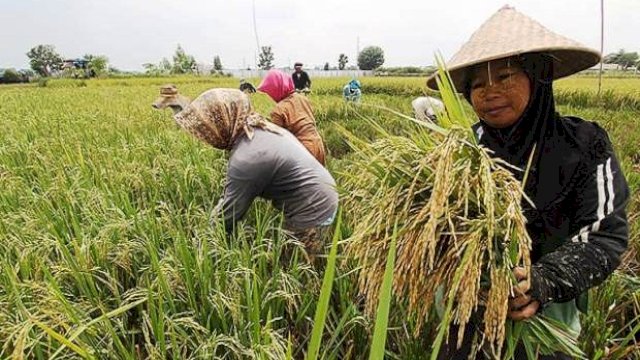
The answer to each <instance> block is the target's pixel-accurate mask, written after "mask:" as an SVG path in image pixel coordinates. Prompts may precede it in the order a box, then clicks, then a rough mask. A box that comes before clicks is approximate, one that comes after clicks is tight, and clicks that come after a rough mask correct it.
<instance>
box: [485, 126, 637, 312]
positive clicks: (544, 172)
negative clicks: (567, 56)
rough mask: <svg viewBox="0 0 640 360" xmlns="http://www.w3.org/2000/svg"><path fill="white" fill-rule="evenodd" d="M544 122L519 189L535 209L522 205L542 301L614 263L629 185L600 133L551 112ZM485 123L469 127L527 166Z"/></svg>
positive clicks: (567, 294) (557, 298) (560, 297)
mask: <svg viewBox="0 0 640 360" xmlns="http://www.w3.org/2000/svg"><path fill="white" fill-rule="evenodd" d="M547 124H549V125H550V126H548V127H547V129H546V131H544V132H543V134H544V135H543V136H542V137H541V138H538V140H539V141H537V143H542V146H538V149H537V150H536V153H537V154H538V156H537V158H538V160H537V161H534V163H535V164H536V165H534V166H533V167H532V168H531V169H530V170H529V178H531V179H533V180H531V179H530V180H529V181H528V182H527V187H526V189H525V191H526V192H527V195H528V196H529V197H530V198H531V199H533V202H534V204H535V207H532V206H530V205H529V204H528V203H524V204H523V207H524V210H525V216H526V218H527V230H528V232H529V235H530V236H531V239H532V252H531V258H532V262H533V266H532V270H531V296H532V297H533V298H534V299H536V300H538V301H540V303H541V304H543V305H544V304H546V303H549V302H566V301H570V300H573V299H576V298H578V296H579V295H581V294H583V293H584V292H585V291H586V290H588V289H589V288H591V287H593V286H596V285H598V284H600V283H601V282H602V281H604V279H606V278H607V276H609V275H610V274H611V273H612V272H613V271H614V270H615V268H616V267H617V266H618V265H619V264H620V259H621V256H622V253H623V252H624V251H625V250H626V248H627V241H628V235H629V234H628V232H629V229H628V224H627V216H626V211H625V207H626V204H627V202H628V199H629V189H628V186H627V182H626V180H625V178H624V175H623V173H622V170H621V169H620V165H619V163H618V160H617V159H616V156H615V153H614V151H613V147H612V145H611V142H610V140H609V137H608V135H607V133H606V131H605V130H604V129H602V128H601V127H600V126H598V124H596V123H593V122H587V121H584V120H582V119H579V118H576V117H561V116H559V115H557V114H556V115H555V116H554V117H553V119H551V122H550V123H547ZM486 129H487V128H486V127H483V126H481V123H478V124H476V125H475V126H474V130H475V131H476V134H477V136H478V138H479V141H480V143H481V144H483V145H485V146H487V147H489V148H490V149H492V150H494V151H496V150H501V151H502V154H500V153H496V156H499V157H502V158H509V155H512V159H509V160H511V162H512V163H513V162H515V161H514V158H515V159H521V161H522V163H517V164H514V165H516V166H520V167H521V168H524V167H526V166H524V164H523V163H524V162H525V161H526V159H525V156H522V155H520V154H518V155H517V156H513V152H511V153H509V152H505V150H504V149H499V148H496V146H495V144H496V142H495V140H492V139H491V138H489V137H488V136H486V135H487V134H486V131H485V130H486ZM483 135H484V136H483ZM511 151H513V150H511ZM523 153H524V152H523ZM516 176H517V177H519V178H522V174H516Z"/></svg>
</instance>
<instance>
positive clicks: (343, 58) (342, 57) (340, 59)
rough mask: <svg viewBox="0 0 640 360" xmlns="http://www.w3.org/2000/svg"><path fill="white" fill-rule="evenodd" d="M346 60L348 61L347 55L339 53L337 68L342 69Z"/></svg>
mask: <svg viewBox="0 0 640 360" xmlns="http://www.w3.org/2000/svg"><path fill="white" fill-rule="evenodd" d="M348 62H349V58H348V57H347V55H345V54H340V56H338V69H340V70H344V68H345V66H347V63H348Z"/></svg>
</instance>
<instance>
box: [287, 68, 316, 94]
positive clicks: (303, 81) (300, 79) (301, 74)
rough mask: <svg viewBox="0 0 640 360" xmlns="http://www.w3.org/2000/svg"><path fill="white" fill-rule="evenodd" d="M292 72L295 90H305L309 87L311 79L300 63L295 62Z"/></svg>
mask: <svg viewBox="0 0 640 360" xmlns="http://www.w3.org/2000/svg"><path fill="white" fill-rule="evenodd" d="M294 69H295V71H294V73H293V74H291V79H292V80H293V84H294V86H295V89H296V90H305V89H310V88H311V79H310V78H309V74H307V72H306V71H304V70H302V63H299V62H298V63H295V66H294Z"/></svg>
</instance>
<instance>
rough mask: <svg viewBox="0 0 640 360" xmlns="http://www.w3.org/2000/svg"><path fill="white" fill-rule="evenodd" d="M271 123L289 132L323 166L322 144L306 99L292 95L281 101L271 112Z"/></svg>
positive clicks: (298, 95)
mask: <svg viewBox="0 0 640 360" xmlns="http://www.w3.org/2000/svg"><path fill="white" fill-rule="evenodd" d="M271 121H272V122H273V123H274V124H276V125H278V126H280V127H283V128H285V129H287V130H289V132H291V133H292V134H293V135H294V136H295V137H296V138H297V139H298V140H299V141H300V142H301V143H302V145H304V147H306V148H307V150H309V152H310V153H311V154H312V155H313V156H314V157H315V158H316V159H317V160H318V161H319V162H320V163H321V164H322V165H324V164H325V153H324V143H323V142H322V138H321V137H320V134H319V133H318V129H317V128H316V119H315V118H314V117H313V112H312V111H311V104H310V103H309V100H308V99H307V98H306V97H304V96H302V95H300V94H296V93H293V94H291V95H289V96H288V97H286V98H285V99H283V100H281V101H280V102H279V103H277V104H276V106H275V108H274V109H273V111H272V112H271Z"/></svg>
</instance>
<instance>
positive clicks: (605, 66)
mask: <svg viewBox="0 0 640 360" xmlns="http://www.w3.org/2000/svg"><path fill="white" fill-rule="evenodd" d="M587 70H590V71H600V64H599V63H598V64H596V65H594V66H592V67H590V68H588V69H587ZM611 70H620V67H619V66H618V64H602V71H611Z"/></svg>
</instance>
